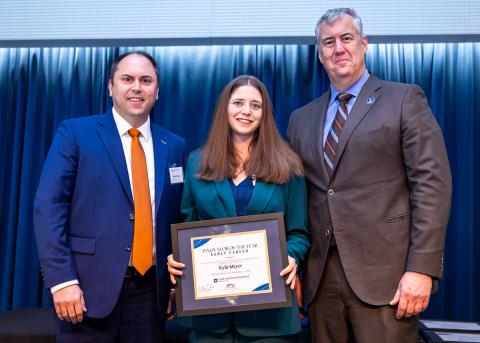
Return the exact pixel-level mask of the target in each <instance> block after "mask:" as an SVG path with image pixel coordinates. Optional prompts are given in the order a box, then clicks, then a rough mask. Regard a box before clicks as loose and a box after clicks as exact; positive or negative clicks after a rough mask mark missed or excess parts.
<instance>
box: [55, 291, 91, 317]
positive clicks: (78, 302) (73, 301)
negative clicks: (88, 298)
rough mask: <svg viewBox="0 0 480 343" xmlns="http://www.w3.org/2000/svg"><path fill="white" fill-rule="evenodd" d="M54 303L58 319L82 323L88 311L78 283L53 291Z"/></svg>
mask: <svg viewBox="0 0 480 343" xmlns="http://www.w3.org/2000/svg"><path fill="white" fill-rule="evenodd" d="M53 303H54V305H55V312H56V313H57V316H58V319H60V320H66V321H67V322H72V323H73V324H76V323H80V322H81V321H82V320H83V312H86V311H87V308H86V307H85V300H84V299H83V292H82V290H81V289H80V287H79V286H78V285H70V286H67V287H65V288H62V289H59V290H58V291H56V292H55V293H53Z"/></svg>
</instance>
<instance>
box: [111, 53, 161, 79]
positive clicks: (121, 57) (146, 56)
mask: <svg viewBox="0 0 480 343" xmlns="http://www.w3.org/2000/svg"><path fill="white" fill-rule="evenodd" d="M130 55H141V56H143V57H145V58H146V59H148V60H149V61H150V63H151V64H152V66H153V69H155V75H157V83H159V82H160V75H159V73H158V67H157V62H156V61H155V59H154V58H153V57H152V55H150V54H149V53H148V52H146V51H142V50H134V51H127V52H125V53H123V54H121V55H120V56H117V58H115V61H113V64H112V68H111V69H110V80H112V82H113V76H114V75H115V72H116V71H117V69H118V64H119V63H120V62H121V61H122V60H123V59H124V58H125V57H127V56H130Z"/></svg>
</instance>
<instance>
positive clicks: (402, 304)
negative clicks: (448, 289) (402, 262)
mask: <svg viewBox="0 0 480 343" xmlns="http://www.w3.org/2000/svg"><path fill="white" fill-rule="evenodd" d="M431 291H432V278H431V276H429V275H425V274H421V273H416V272H405V274H403V277H402V279H401V280H400V282H399V284H398V289H397V292H396V293H395V296H394V297H393V299H392V300H391V301H390V306H394V305H397V304H398V309H397V315H396V317H397V319H401V318H402V317H407V318H408V317H411V316H413V315H416V314H419V313H420V312H422V311H424V310H425V309H426V308H427V306H428V301H429V299H430V292H431Z"/></svg>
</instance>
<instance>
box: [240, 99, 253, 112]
mask: <svg viewBox="0 0 480 343" xmlns="http://www.w3.org/2000/svg"><path fill="white" fill-rule="evenodd" d="M242 113H243V114H246V115H250V114H252V107H251V106H250V104H249V103H248V102H246V103H245V105H243V107H242Z"/></svg>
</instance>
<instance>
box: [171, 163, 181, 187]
mask: <svg viewBox="0 0 480 343" xmlns="http://www.w3.org/2000/svg"><path fill="white" fill-rule="evenodd" d="M168 171H169V172H170V183H171V184H172V185H174V184H176V183H183V168H182V167H170V168H168Z"/></svg>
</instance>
